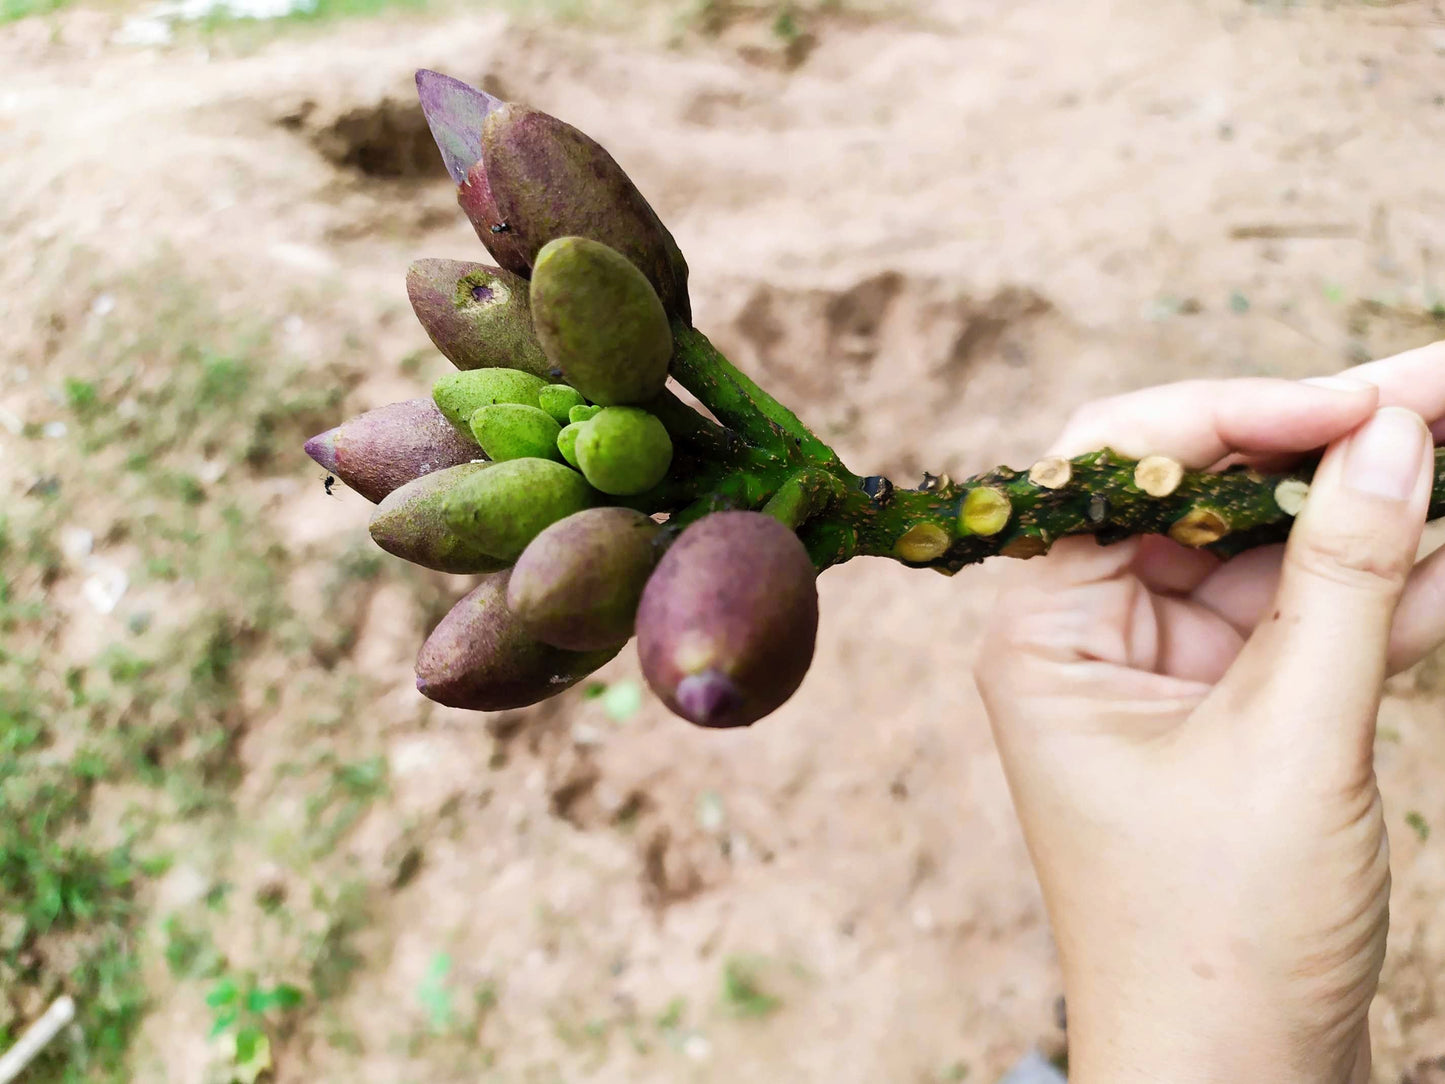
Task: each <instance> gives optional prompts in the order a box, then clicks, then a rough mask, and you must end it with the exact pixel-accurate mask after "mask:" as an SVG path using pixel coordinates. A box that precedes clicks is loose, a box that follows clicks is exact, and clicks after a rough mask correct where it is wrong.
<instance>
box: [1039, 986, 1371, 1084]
mask: <svg viewBox="0 0 1445 1084" xmlns="http://www.w3.org/2000/svg"><path fill="white" fill-rule="evenodd" d="M1068 990H1069V994H1068V1005H1069V1082H1070V1084H1146V1082H1147V1084H1237V1082H1238V1081H1242V1080H1249V1081H1259V1082H1261V1084H1369V1082H1370V1064H1371V1063H1370V1044H1369V1035H1368V1031H1367V1030H1366V1028H1365V1027H1364V1026H1363V1025H1361V1026H1360V1028H1359V1029H1357V1031H1356V1033H1355V1034H1351V1035H1348V1036H1343V1037H1342V1036H1339V1035H1338V1034H1335V1035H1328V1034H1322V1035H1311V1034H1307V1033H1305V1032H1302V1031H1299V1030H1296V1029H1293V1028H1291V1027H1290V1026H1289V1024H1288V1022H1287V1021H1285V1020H1284V1019H1283V1017H1282V1014H1279V1013H1277V1012H1272V1011H1271V1010H1270V1009H1269V1008H1267V1007H1264V1006H1261V1005H1258V1004H1255V1005H1249V1004H1245V1003H1242V1002H1238V1001H1235V1002H1234V1003H1233V1004H1231V1005H1228V1006H1221V1005H1218V1004H1211V1003H1210V1001H1209V999H1207V998H1206V999H1200V1000H1194V999H1190V998H1180V997H1178V996H1177V993H1176V992H1173V991H1161V992H1159V994H1158V995H1157V996H1154V995H1151V994H1149V993H1146V992H1144V991H1142V990H1138V991H1133V992H1132V993H1131V996H1129V997H1128V998H1115V997H1107V996H1104V997H1101V996H1097V995H1094V996H1091V995H1090V994H1089V993H1087V992H1083V991H1078V992H1076V991H1077V984H1075V985H1070V986H1068ZM1231 1000H1233V999H1231Z"/></svg>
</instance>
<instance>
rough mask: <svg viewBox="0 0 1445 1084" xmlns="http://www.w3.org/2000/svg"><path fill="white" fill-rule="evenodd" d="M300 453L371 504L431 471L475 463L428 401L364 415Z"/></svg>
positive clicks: (476, 455)
mask: <svg viewBox="0 0 1445 1084" xmlns="http://www.w3.org/2000/svg"><path fill="white" fill-rule="evenodd" d="M306 454H307V455H309V456H310V457H311V458H312V459H314V460H316V462H317V463H319V464H321V466H322V467H323V468H324V469H325V470H328V471H330V472H331V473H332V474H334V475H336V477H338V478H340V479H341V480H342V481H343V482H345V483H346V484H347V485H348V486H349V487H351V488H352V489H354V490H355V491H356V492H357V493H360V494H361V495H362V496H363V497H365V498H366V499H367V500H369V501H371V502H372V503H373V504H375V503H376V502H377V501H380V500H381V499H382V498H383V497H385V496H386V495H387V494H388V493H390V492H392V491H393V490H395V489H397V488H399V487H400V486H403V485H405V484H406V483H408V482H410V481H412V480H413V479H416V478H420V477H421V476H422V475H424V474H430V473H431V472H433V471H439V470H445V469H446V468H447V467H455V466H456V465H457V464H459V463H468V462H470V461H471V460H473V459H480V458H481V456H482V450H481V449H480V448H479V447H478V446H477V445H476V443H475V442H474V441H472V440H469V439H467V438H466V437H465V436H463V435H462V434H461V433H459V432H457V429H456V427H455V426H453V425H452V424H451V423H450V422H448V421H447V419H446V417H445V416H444V415H443V414H442V412H441V411H440V410H439V409H438V408H437V405H436V403H434V402H433V401H432V400H431V399H429V398H427V399H408V400H406V401H405V402H401V403H391V404H389V405H387V406H384V407H377V408H376V409H375V410H368V411H367V412H366V413H365V414H360V415H358V416H357V417H355V418H352V419H350V420H349V421H345V422H342V423H341V424H340V425H338V426H337V427H336V428H335V429H328V430H327V431H326V432H324V433H319V434H317V435H316V436H314V437H312V438H311V439H310V440H308V441H307V442H306Z"/></svg>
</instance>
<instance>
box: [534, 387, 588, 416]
mask: <svg viewBox="0 0 1445 1084" xmlns="http://www.w3.org/2000/svg"><path fill="white" fill-rule="evenodd" d="M537 405H538V406H539V407H541V408H542V409H543V410H545V411H546V412H547V413H548V414H550V415H552V417H554V418H556V419H557V424H558V425H566V424H567V423H568V422H570V421H571V420H572V411H573V410H575V409H577V408H578V407H580V406H585V405H586V404H585V403H584V402H583V401H582V393H581V392H579V391H578V390H577V389H576V388H574V387H571V386H570V385H567V384H548V385H547V386H546V387H545V388H543V389H542V390H541V391H540V392H538V393H537Z"/></svg>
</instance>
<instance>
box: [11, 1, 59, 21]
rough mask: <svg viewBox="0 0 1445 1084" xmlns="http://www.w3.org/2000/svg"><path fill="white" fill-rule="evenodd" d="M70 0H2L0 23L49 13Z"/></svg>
mask: <svg viewBox="0 0 1445 1084" xmlns="http://www.w3.org/2000/svg"><path fill="white" fill-rule="evenodd" d="M69 2H70V0H0V23H9V22H14V21H15V20H16V19H24V18H26V17H28V16H30V15H49V14H50V13H51V12H52V11H58V10H59V9H61V8H63V7H65V6H66V4H68V3H69Z"/></svg>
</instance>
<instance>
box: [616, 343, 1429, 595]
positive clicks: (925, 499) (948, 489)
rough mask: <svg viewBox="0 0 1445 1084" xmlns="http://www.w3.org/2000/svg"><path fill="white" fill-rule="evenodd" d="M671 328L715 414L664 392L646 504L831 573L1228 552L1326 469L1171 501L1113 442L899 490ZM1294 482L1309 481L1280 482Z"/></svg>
mask: <svg viewBox="0 0 1445 1084" xmlns="http://www.w3.org/2000/svg"><path fill="white" fill-rule="evenodd" d="M672 330H673V339H674V352H673V359H672V364H671V375H672V377H673V378H674V379H675V380H676V381H677V383H678V384H680V385H681V386H682V387H684V388H686V389H687V390H688V391H689V392H691V393H692V394H693V395H694V396H696V397H697V399H698V400H699V401H700V402H701V403H702V404H703V405H704V406H705V407H706V408H707V409H708V410H709V411H710V412H711V413H712V415H713V416H714V417H715V418H716V419H717V422H716V423H715V422H713V421H711V420H710V419H705V418H703V417H702V416H701V415H700V414H698V412H696V411H694V410H693V409H692V408H691V407H689V406H687V405H686V404H684V403H683V402H681V400H678V399H677V398H676V397H674V396H672V395H671V394H670V393H668V394H667V395H666V396H665V397H664V401H663V403H662V404H661V408H660V409H657V408H655V412H656V413H657V414H658V416H659V417H661V418H662V420H663V422H664V424H665V425H666V426H667V427H668V430H669V432H670V433H671V434H672V436H673V439H674V441H675V442H676V443H677V445H678V455H677V457H676V459H675V462H674V466H673V469H672V470H671V471H670V472H669V477H668V479H667V480H665V481H664V482H663V483H662V485H660V486H659V487H658V488H657V489H656V490H653V491H652V492H650V493H647V494H643V495H642V496H641V497H640V498H638V499H637V501H636V502H635V506H636V507H638V508H640V509H642V510H643V511H647V512H650V513H657V512H670V513H672V516H671V518H670V519H669V521H668V523H669V526H671V527H673V528H674V529H680V528H682V527H685V526H687V525H688V524H689V523H692V522H694V521H695V520H697V519H699V518H701V517H702V516H704V515H707V514H708V513H710V512H715V511H721V510H724V509H739V508H741V509H755V510H760V511H763V512H765V513H768V514H770V515H773V516H775V517H776V518H778V519H779V520H781V521H782V522H783V523H785V524H787V525H788V526H789V527H792V528H793V529H794V530H796V531H797V532H798V534H799V536H800V537H801V538H802V540H803V542H804V544H805V545H806V546H807V548H808V552H809V554H810V555H811V556H812V558H813V562H814V564H815V565H817V567H818V568H819V569H820V570H821V569H824V568H828V567H829V566H831V565H835V564H841V563H843V562H844V561H848V560H851V559H852V558H854V557H890V558H893V559H894V560H897V561H901V562H902V563H904V564H907V565H909V566H911V567H915V568H932V569H935V570H937V571H940V572H945V573H949V574H952V573H954V572H957V571H958V570H959V569H961V568H963V567H964V566H965V565H970V564H976V563H978V562H980V561H983V560H985V559H986V558H989V557H993V556H997V555H1002V556H1010V557H1033V556H1037V555H1039V554H1041V553H1045V552H1047V551H1048V548H1049V546H1050V545H1052V544H1053V542H1054V541H1055V540H1057V539H1059V538H1063V537H1065V536H1067V535H1079V534H1092V535H1094V536H1096V537H1097V538H1099V539H1100V540H1101V541H1105V542H1117V541H1120V540H1122V539H1124V538H1128V537H1131V536H1133V535H1141V534H1160V535H1169V536H1171V537H1173V538H1175V539H1176V540H1177V541H1180V542H1182V543H1184V544H1186V545H1191V546H1196V547H1200V548H1207V549H1209V550H1210V551H1212V552H1214V553H1217V554H1219V555H1220V556H1223V557H1230V556H1233V555H1234V554H1236V553H1240V552H1243V551H1244V550H1246V549H1250V548H1252V547H1255V546H1261V545H1268V544H1270V543H1277V542H1282V541H1284V539H1285V538H1286V537H1287V536H1288V534H1289V528H1290V525H1291V524H1292V523H1293V522H1294V516H1293V515H1292V514H1291V513H1290V512H1289V511H1286V509H1285V507H1281V503H1280V502H1281V500H1282V499H1283V500H1284V503H1285V505H1286V506H1289V507H1296V506H1297V505H1296V503H1295V502H1294V501H1291V500H1289V499H1287V496H1295V497H1297V496H1298V492H1299V488H1300V484H1307V483H1308V481H1309V479H1310V478H1311V476H1312V474H1313V472H1314V469H1315V466H1316V465H1317V463H1318V458H1317V457H1316V458H1313V459H1309V460H1307V461H1305V462H1303V463H1302V464H1301V465H1300V466H1298V467H1297V468H1296V469H1295V470H1293V471H1291V472H1289V473H1285V474H1269V475H1266V474H1260V473H1257V472H1255V471H1253V470H1250V469H1246V468H1242V467H1241V468H1233V469H1230V470H1227V471H1223V472H1219V473H1209V472H1203V471H1190V472H1184V473H1183V474H1182V476H1181V477H1179V478H1178V480H1177V483H1176V484H1175V485H1174V486H1173V488H1169V489H1168V492H1166V493H1164V495H1151V494H1150V493H1149V492H1146V490H1145V488H1143V487H1141V484H1140V480H1139V479H1138V478H1136V470H1137V469H1138V462H1137V461H1135V460H1132V459H1128V458H1125V457H1123V456H1120V455H1117V454H1116V453H1114V452H1112V451H1110V450H1109V449H1107V448H1106V449H1101V450H1099V451H1095V452H1089V453H1087V454H1085V455H1081V456H1077V457H1075V458H1074V459H1072V460H1070V461H1069V470H1068V471H1067V472H1064V473H1067V479H1066V480H1064V481H1062V482H1060V479H1059V477H1058V472H1056V475H1055V477H1052V478H1048V479H1046V480H1047V481H1049V482H1050V484H1049V485H1043V484H1040V483H1039V482H1036V481H1033V480H1031V479H1030V477H1029V472H1028V471H1027V470H1025V471H1018V470H1011V469H1009V468H1007V467H997V468H995V469H994V470H991V471H988V472H986V473H984V474H980V475H977V476H975V477H973V478H968V479H964V480H963V481H958V482H955V481H952V480H950V479H949V478H947V477H946V476H942V477H934V476H932V475H928V476H925V479H924V483H923V485H921V486H920V487H919V488H917V489H902V488H899V487H896V486H894V485H893V484H892V483H891V482H889V481H888V480H887V479H885V478H882V477H880V476H876V475H874V476H870V477H863V476H860V475H857V474H854V473H852V472H851V471H849V470H848V468H847V467H845V466H844V465H843V462H842V460H840V459H839V458H838V455H837V453H836V452H834V451H833V449H832V448H830V447H829V446H828V445H827V444H826V443H825V442H824V441H822V440H821V439H820V438H819V437H817V436H816V435H815V434H814V433H813V432H812V431H811V430H809V429H808V428H807V426H806V425H804V424H803V422H802V421H801V420H800V419H799V418H798V416H797V415H796V414H794V413H793V412H792V411H791V410H789V409H788V408H787V407H785V406H784V405H783V404H781V403H780V402H778V401H777V400H776V399H774V398H773V397H772V396H771V395H769V394H768V393H767V392H766V391H764V390H763V389H762V388H761V387H759V386H758V385H757V384H756V383H754V382H753V381H752V380H750V379H749V378H748V377H747V376H745V375H744V374H743V373H741V372H739V371H738V369H737V368H736V367H735V366H734V365H733V364H732V363H731V362H730V361H728V359H727V358H726V357H724V356H723V355H722V353H721V352H720V351H718V350H717V348H716V347H714V346H713V345H712V343H711V342H709V341H708V339H707V337H706V336H705V335H703V334H702V332H700V331H698V330H697V329H695V328H693V327H691V326H689V325H687V324H685V323H683V322H681V321H674V323H673V329H672ZM1291 479H1294V480H1297V483H1298V484H1293V483H1292V484H1291V485H1290V486H1286V487H1285V490H1281V486H1282V484H1283V483H1286V482H1287V481H1289V480H1291ZM980 488H986V489H988V490H991V491H992V492H990V493H986V494H982V495H981V498H980V497H976V498H975V501H978V500H980V499H986V502H987V503H988V505H989V506H990V507H992V508H993V509H994V511H995V513H996V514H995V517H994V519H992V520H988V519H987V518H986V517H985V518H984V519H983V520H980V519H979V518H978V517H977V516H970V515H966V514H965V507H966V502H968V501H969V495H970V493H973V492H974V491H975V490H978V489H980ZM1153 488H1155V489H1156V491H1157V490H1158V489H1159V487H1157V486H1156V487H1153ZM1165 488H1167V487H1165ZM1291 489H1293V491H1294V492H1293V493H1288V491H1289V490H1291ZM1277 494H1282V495H1281V496H1279V497H1277ZM1005 513H1006V518H1003V516H1004V515H1005ZM1442 515H1445V448H1439V449H1436V452H1435V488H1434V492H1433V494H1432V498H1431V503H1430V516H1431V518H1432V519H1433V518H1436V517H1439V516H1442ZM980 524H981V525H982V527H983V529H984V530H986V531H987V533H982V532H981V531H980V530H978V529H977V528H978V527H979V526H980Z"/></svg>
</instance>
